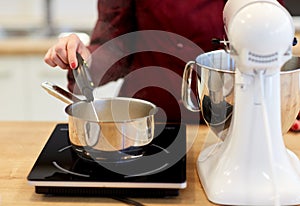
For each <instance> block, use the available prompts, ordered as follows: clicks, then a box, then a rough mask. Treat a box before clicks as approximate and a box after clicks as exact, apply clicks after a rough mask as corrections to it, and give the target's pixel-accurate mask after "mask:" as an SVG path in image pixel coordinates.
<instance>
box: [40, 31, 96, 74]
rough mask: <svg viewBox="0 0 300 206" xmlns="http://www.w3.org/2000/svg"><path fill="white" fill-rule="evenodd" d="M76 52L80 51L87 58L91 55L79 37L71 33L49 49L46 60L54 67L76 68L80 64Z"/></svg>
mask: <svg viewBox="0 0 300 206" xmlns="http://www.w3.org/2000/svg"><path fill="white" fill-rule="evenodd" d="M76 52H78V53H80V54H81V56H82V57H83V59H87V58H88V57H89V56H90V55H91V54H90V51H89V50H88V48H87V47H86V46H85V45H84V44H83V42H82V41H81V40H80V39H79V37H78V36H77V35H75V34H71V35H69V36H66V37H62V38H59V40H58V42H57V43H56V44H55V45H53V46H52V47H51V48H50V49H49V50H48V51H47V53H46V55H45V57H44V61H45V62H46V63H47V64H49V65H50V66H52V67H56V66H59V67H60V68H62V69H69V68H71V69H75V68H76V67H77V64H78V62H77V59H76Z"/></svg>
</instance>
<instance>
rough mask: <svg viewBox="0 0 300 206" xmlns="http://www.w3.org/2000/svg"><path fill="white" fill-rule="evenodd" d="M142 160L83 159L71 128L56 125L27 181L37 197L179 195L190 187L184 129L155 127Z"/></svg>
mask: <svg viewBox="0 0 300 206" xmlns="http://www.w3.org/2000/svg"><path fill="white" fill-rule="evenodd" d="M142 149H143V150H144V152H143V155H142V156H141V157H138V158H135V159H132V160H128V161H118V162H95V161H90V160H86V159H83V158H80V157H79V156H78V155H77V154H76V153H75V152H74V150H73V149H72V145H71V144H70V142H69V138H68V125H67V124H58V125H56V127H55V129H54V131H53V133H52V134H51V136H50V138H49V140H48V142H47V143H46V145H45V147H44V148H43V150H42V152H41V153H40V155H39V157H38V159H37V160H36V162H35V164H34V166H33V168H32V170H31V171H30V173H29V175H28V177H27V179H28V182H29V183H30V184H31V185H33V186H34V187H35V192H36V193H38V194H52V195H68V196H69V195H77V196H110V195H122V196H128V197H164V196H176V195H178V194H179V191H180V189H184V188H185V187H186V127H185V125H184V124H159V123H158V124H156V125H155V137H154V139H153V140H152V142H151V143H150V144H148V145H146V146H143V148H142Z"/></svg>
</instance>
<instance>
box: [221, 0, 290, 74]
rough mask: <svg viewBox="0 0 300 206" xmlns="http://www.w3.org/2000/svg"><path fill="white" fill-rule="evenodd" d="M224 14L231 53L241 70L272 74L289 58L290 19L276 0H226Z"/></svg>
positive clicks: (249, 72) (250, 72)
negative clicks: (261, 71)
mask: <svg viewBox="0 0 300 206" xmlns="http://www.w3.org/2000/svg"><path fill="white" fill-rule="evenodd" d="M223 16H224V24H225V30H226V33H227V37H228V39H229V42H230V52H231V55H232V57H233V58H234V60H235V62H236V64H237V67H238V69H239V70H240V71H241V72H243V73H247V74H253V73H254V72H255V71H257V70H264V71H265V72H266V73H268V74H273V73H275V72H279V71H280V67H281V66H282V65H283V64H284V63H285V62H286V61H287V60H289V59H290V58H291V56H292V45H293V40H294V32H295V30H294V25H293V20H292V17H291V15H290V14H289V13H288V11H287V10H286V9H285V8H284V7H283V6H281V5H280V4H279V3H278V2H277V1H276V0H238V1H237V0H229V1H228V2H227V4H226V5H225V8H224V11H223Z"/></svg>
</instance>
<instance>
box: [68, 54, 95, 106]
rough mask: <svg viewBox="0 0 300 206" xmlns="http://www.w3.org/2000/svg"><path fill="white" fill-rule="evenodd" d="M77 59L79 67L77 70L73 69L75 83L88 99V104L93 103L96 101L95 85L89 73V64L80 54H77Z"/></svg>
mask: <svg viewBox="0 0 300 206" xmlns="http://www.w3.org/2000/svg"><path fill="white" fill-rule="evenodd" d="M76 57H77V61H78V66H77V68H76V69H73V75H74V78H75V81H76V83H77V86H78V88H79V90H80V91H81V93H82V94H83V95H84V96H85V97H86V100H87V101H88V102H92V101H94V95H93V90H94V83H93V81H92V78H91V75H90V73H89V68H88V66H87V63H86V62H85V61H84V59H83V58H82V56H81V55H80V54H79V53H78V52H77V53H76Z"/></svg>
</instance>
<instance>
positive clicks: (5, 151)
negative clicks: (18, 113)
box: [0, 122, 300, 206]
mask: <svg viewBox="0 0 300 206" xmlns="http://www.w3.org/2000/svg"><path fill="white" fill-rule="evenodd" d="M55 125H56V123H55V122H0V141H1V143H0V205H5V206H7V205H30V206H33V205H39V206H40V205H45V206H47V205H51V206H54V205H66V206H68V205H72V206H73V205H85V206H86V205H124V203H120V202H118V201H116V200H113V199H110V198H100V197H99V198H97V197H93V198H84V197H54V196H52V197H51V196H45V195H39V194H36V193H35V192H34V187H33V186H31V185H29V184H28V183H27V179H26V178H27V175H28V173H29V172H30V170H31V168H32V166H33V164H34V162H35V160H36V159H37V157H38V155H39V153H40V152H41V150H42V148H43V147H44V145H45V143H46V141H47V140H48V138H49V136H50V134H51V132H52V131H53V129H54V127H55ZM208 134H209V133H208V128H207V127H206V126H204V125H201V126H197V125H189V126H188V127H187V137H188V138H187V139H188V140H187V142H188V147H189V146H191V149H190V150H189V152H188V154H187V158H188V159H187V185H188V186H187V188H186V189H183V190H181V191H180V195H179V196H178V197H175V198H165V199H164V198H155V199H154V198H151V199H142V198H134V200H137V201H139V202H141V203H143V204H145V205H156V206H158V205H166V204H174V205H201V206H203V205H214V204H212V203H210V202H209V201H208V200H207V198H206V196H205V194H204V192H203V189H202V187H201V184H200V182H199V178H198V176H197V172H196V160H197V157H198V155H199V152H200V150H201V148H202V147H203V145H204V142H206V143H207V141H209V138H208V137H209V135H208ZM284 139H285V142H286V145H287V147H288V148H289V149H291V150H292V151H294V152H295V153H296V154H297V155H298V156H299V157H300V133H288V134H287V135H285V137H284Z"/></svg>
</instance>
